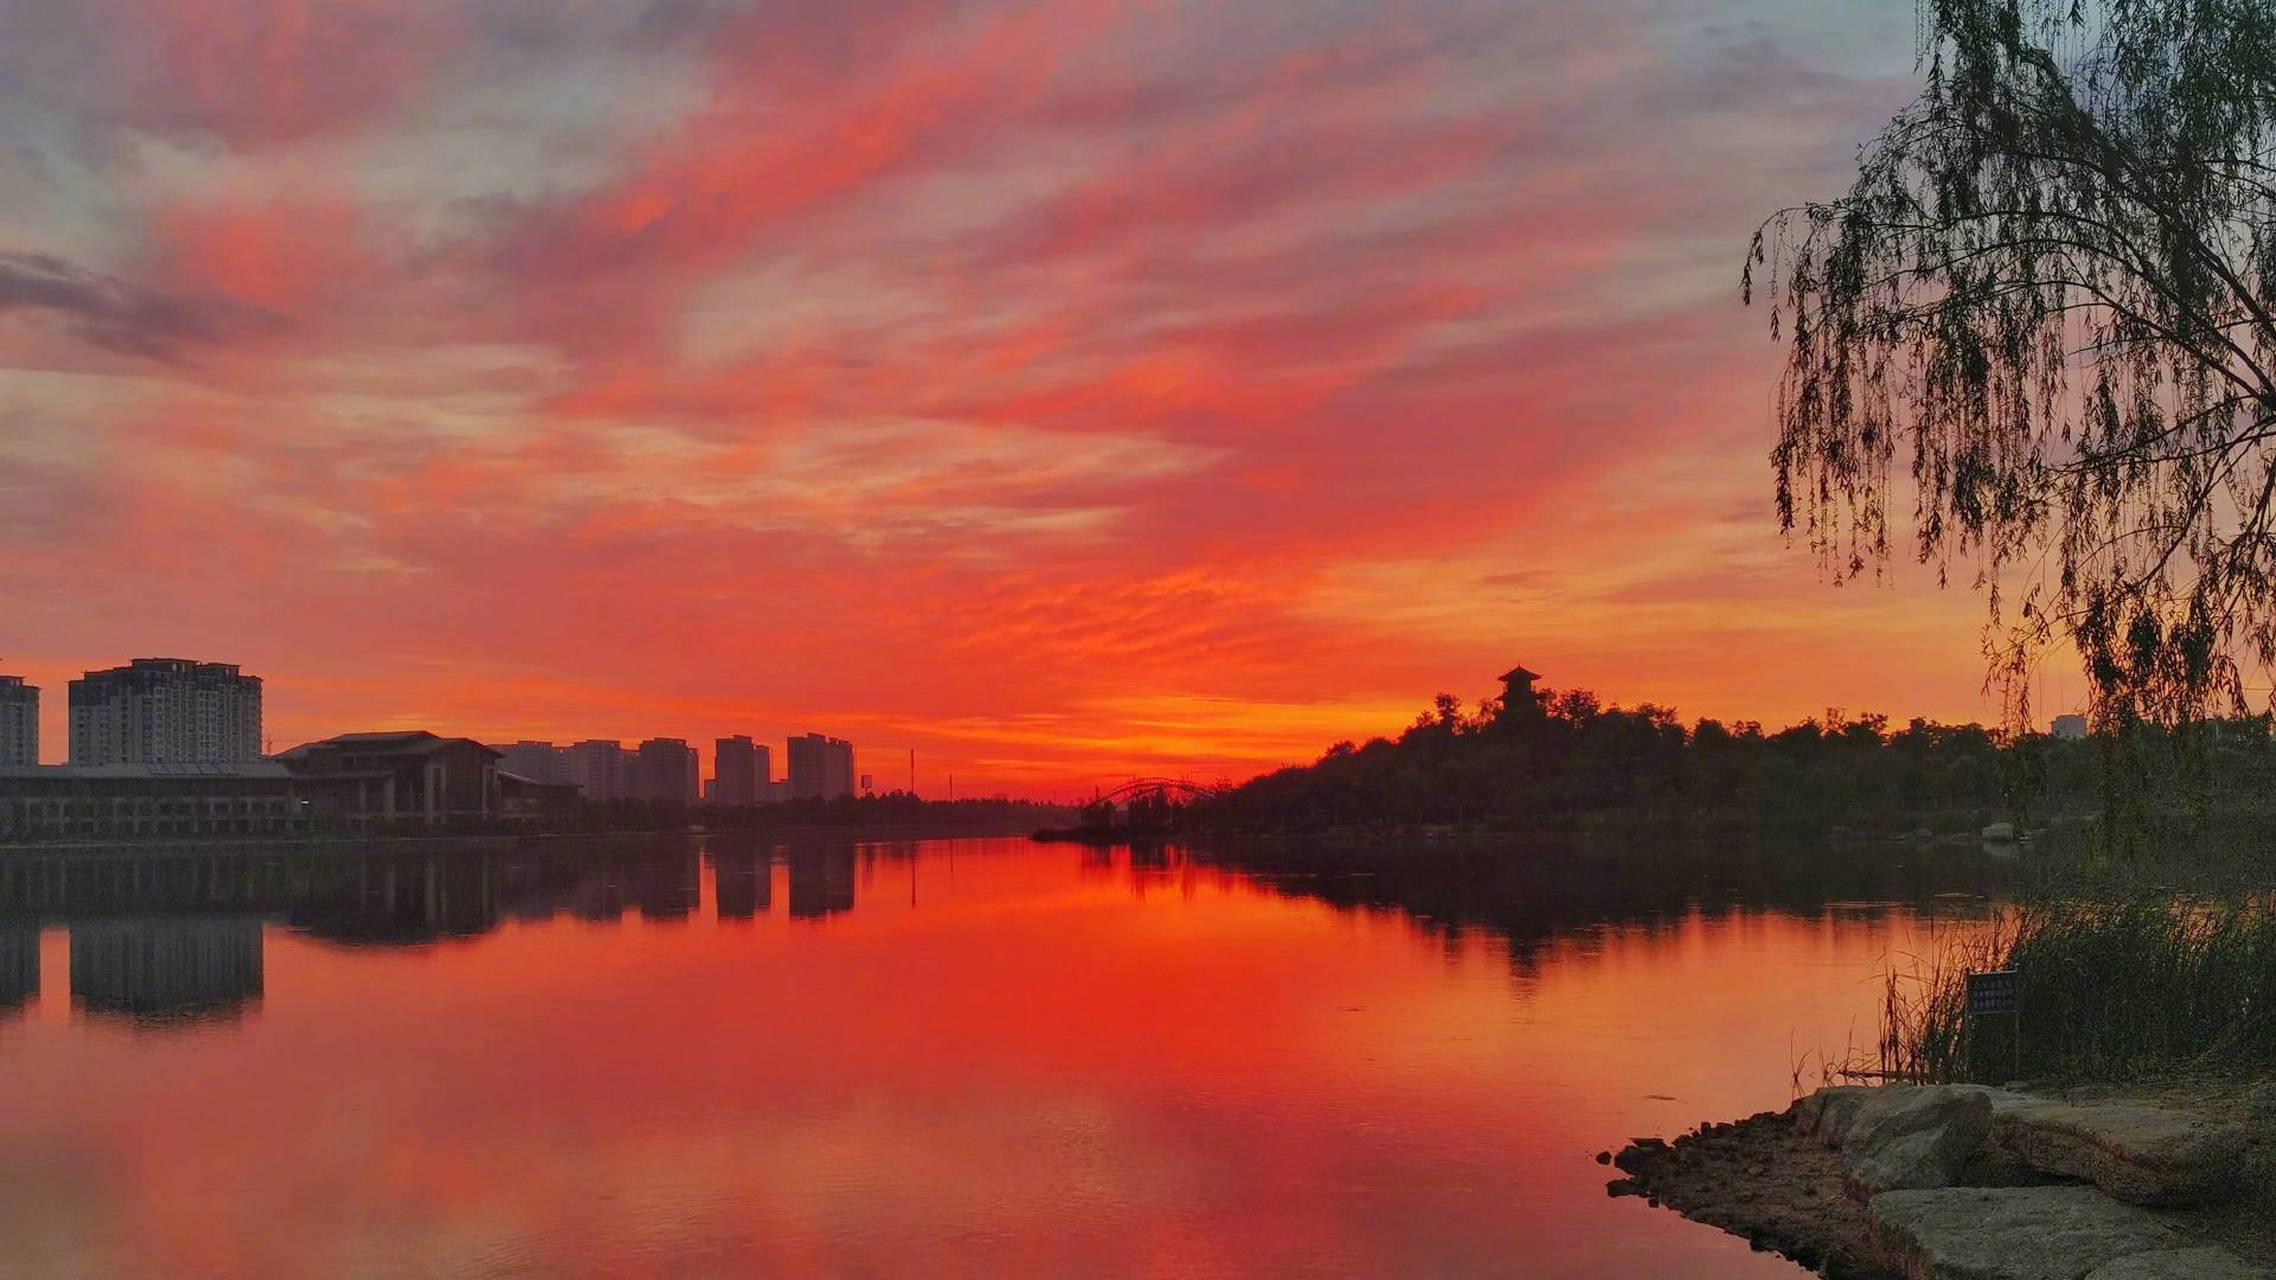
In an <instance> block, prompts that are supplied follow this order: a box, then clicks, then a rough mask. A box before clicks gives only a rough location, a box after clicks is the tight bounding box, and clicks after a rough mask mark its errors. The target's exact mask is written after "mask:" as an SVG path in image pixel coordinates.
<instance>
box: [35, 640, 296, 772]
mask: <svg viewBox="0 0 2276 1280" xmlns="http://www.w3.org/2000/svg"><path fill="white" fill-rule="evenodd" d="M70 698H71V763H73V764H208V763H231V762H242V761H247V760H258V759H260V758H261V678H260V677H259V676H249V675H246V674H244V673H243V672H241V671H239V670H238V669H237V667H236V666H235V665H234V664H231V663H226V662H192V661H189V660H187V659H184V658H136V659H135V660H134V661H132V662H130V663H128V664H127V665H126V666H123V667H113V668H111V669H109V670H107V671H90V672H88V673H87V674H86V675H84V676H82V677H80V678H79V679H77V680H74V681H72V682H71V692H70Z"/></svg>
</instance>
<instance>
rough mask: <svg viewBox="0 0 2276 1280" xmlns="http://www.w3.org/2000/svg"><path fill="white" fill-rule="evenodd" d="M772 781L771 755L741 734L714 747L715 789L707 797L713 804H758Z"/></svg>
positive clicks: (712, 757) (713, 770) (716, 743)
mask: <svg viewBox="0 0 2276 1280" xmlns="http://www.w3.org/2000/svg"><path fill="white" fill-rule="evenodd" d="M773 778H774V759H773V755H772V753H771V752H769V751H768V750H767V748H765V747H762V746H760V745H759V744H758V743H756V742H753V741H751V739H750V737H749V735H747V734H740V733H738V734H736V735H735V736H734V737H732V738H721V739H719V740H717V741H716V742H713V743H712V744H711V780H712V783H713V786H712V788H711V790H710V791H709V792H708V793H707V794H706V795H705V797H704V798H705V799H707V800H709V801H711V802H712V803H713V804H758V803H760V802H762V801H764V800H765V799H766V798H767V783H768V782H770V781H772V780H773Z"/></svg>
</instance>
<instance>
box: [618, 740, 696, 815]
mask: <svg viewBox="0 0 2276 1280" xmlns="http://www.w3.org/2000/svg"><path fill="white" fill-rule="evenodd" d="M632 777H633V785H632V788H631V790H632V798H633V799H635V800H669V801H676V802H678V803H680V804H694V803H695V802H696V800H697V798H698V797H699V796H700V795H701V794H702V784H703V769H702V766H701V764H700V762H699V761H698V758H697V756H696V751H695V748H694V747H691V746H689V745H688V741H687V739H685V738H650V739H648V740H647V741H646V742H643V743H641V744H640V754H639V755H638V756H636V757H635V758H634V760H633V767H632Z"/></svg>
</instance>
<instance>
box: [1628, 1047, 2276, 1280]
mask: <svg viewBox="0 0 2276 1280" xmlns="http://www.w3.org/2000/svg"><path fill="white" fill-rule="evenodd" d="M1599 1159H1600V1160H1603V1161H1605V1162H1608V1163H1611V1164H1614V1165H1617V1166H1618V1168H1619V1170H1620V1172H1621V1173H1622V1174H1623V1175H1624V1176H1623V1177H1621V1178H1618V1179H1616V1180H1614V1181H1613V1182H1612V1183H1611V1184H1610V1186H1609V1187H1608V1188H1607V1190H1608V1192H1609V1193H1610V1194H1612V1195H1615V1196H1644V1197H1648V1198H1649V1199H1650V1200H1651V1201H1652V1202H1653V1203H1654V1204H1657V1205H1665V1206H1666V1207H1668V1208H1671V1209H1674V1210H1676V1211H1677V1212H1679V1213H1682V1214H1683V1215H1684V1216H1686V1217H1689V1218H1692V1219H1694V1220H1697V1221H1699V1222H1703V1223H1707V1224H1709V1225H1711V1226H1715V1227H1720V1228H1722V1229H1723V1230H1725V1231H1729V1232H1731V1233H1732V1234H1734V1235H1739V1236H1743V1237H1745V1238H1746V1239H1748V1240H1749V1241H1751V1242H1752V1243H1753V1244H1754V1245H1755V1247H1756V1248H1759V1249H1765V1250H1770V1251H1773V1252H1776V1253H1780V1254H1783V1255H1784V1256H1786V1257H1788V1258H1791V1259H1793V1260H1794V1261H1796V1262H1797V1263H1800V1264H1801V1265H1803V1266H1805V1267H1808V1268H1810V1269H1811V1270H1814V1271H1816V1272H1818V1273H1819V1274H1821V1275H1824V1276H1829V1277H1836V1278H1839V1280H1884V1278H1885V1280H2166V1278H2172V1280H2181V1278H2183V1277H2187V1278H2189V1280H2245V1278H2247V1277H2256V1278H2259V1280H2276V1088H2271V1087H2270V1086H2266V1085H2263V1086H2260V1087H2257V1088H2254V1089H2242V1090H2232V1091H2226V1092H2208V1091H2200V1092H2196V1093H2192V1094H2188V1095H2186V1096H2184V1095H2176V1094H2166V1095H2162V1096H2149V1095H2136V1096H2111V1095H2105V1096H2100V1097H2088V1096H2076V1095H2073V1096H2064V1095H2055V1094H2046V1093H2026V1092H2021V1091H2016V1090H2009V1089H1991V1088H1984V1087H1980V1086H1974V1085H1887V1086H1880V1087H1865V1086H1846V1085H1844V1086H1833V1087H1829V1088H1825V1089H1820V1090H1818V1091H1817V1092H1816V1093H1813V1094H1811V1095H1809V1096H1808V1097H1805V1098H1802V1099H1801V1100H1799V1101H1797V1102H1796V1103H1795V1104H1794V1105H1793V1106H1791V1107H1789V1108H1788V1109H1787V1110H1785V1111H1783V1112H1764V1113H1762V1114H1760V1115H1756V1116H1752V1117H1749V1118H1748V1119H1745V1120H1740V1121H1736V1122H1734V1123H1730V1124H1709V1125H1704V1126H1702V1127H1701V1128H1700V1129H1698V1130H1696V1131H1694V1132H1691V1133H1687V1134H1684V1135H1682V1136H1680V1137H1678V1138H1676V1139H1675V1140H1674V1141H1672V1142H1671V1141H1666V1140H1662V1139H1657V1138H1640V1139H1637V1140H1636V1141H1635V1142H1634V1143H1632V1144H1631V1145H1629V1146H1628V1147H1626V1148H1625V1149H1623V1150H1622V1151H1620V1152H1619V1153H1618V1154H1617V1155H1613V1154H1611V1153H1605V1154H1603V1155H1600V1156H1599Z"/></svg>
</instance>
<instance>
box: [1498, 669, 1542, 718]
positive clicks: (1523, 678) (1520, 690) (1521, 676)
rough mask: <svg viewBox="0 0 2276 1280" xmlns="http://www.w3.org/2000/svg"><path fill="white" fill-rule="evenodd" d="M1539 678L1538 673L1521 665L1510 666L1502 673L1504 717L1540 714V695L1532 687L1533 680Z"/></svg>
mask: <svg viewBox="0 0 2276 1280" xmlns="http://www.w3.org/2000/svg"><path fill="white" fill-rule="evenodd" d="M1540 678H1541V676H1540V673H1538V672H1534V671H1527V670H1526V669H1525V668H1523V667H1511V668H1510V669H1509V670H1507V671H1504V672H1503V673H1502V715H1503V716H1504V717H1505V718H1515V717H1518V716H1538V715H1540V714H1541V695H1540V694H1539V693H1536V692H1534V689H1533V682H1534V681H1536V680H1539V679H1540Z"/></svg>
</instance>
